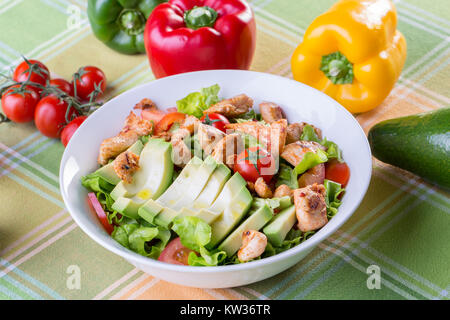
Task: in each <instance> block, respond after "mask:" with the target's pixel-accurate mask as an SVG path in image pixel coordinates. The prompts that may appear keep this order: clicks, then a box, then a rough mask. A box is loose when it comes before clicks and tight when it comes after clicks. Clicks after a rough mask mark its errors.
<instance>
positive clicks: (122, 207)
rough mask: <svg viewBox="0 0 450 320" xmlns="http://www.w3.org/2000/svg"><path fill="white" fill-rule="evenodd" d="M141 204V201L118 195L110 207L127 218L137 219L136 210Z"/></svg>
mask: <svg viewBox="0 0 450 320" xmlns="http://www.w3.org/2000/svg"><path fill="white" fill-rule="evenodd" d="M142 204H143V202H136V201H133V200H132V199H129V198H125V197H119V198H117V200H116V201H114V203H113V205H112V206H111V207H112V209H113V210H115V211H117V212H119V213H121V214H122V215H124V216H126V217H128V218H131V219H137V218H139V215H138V210H139V208H140V207H141V205H142Z"/></svg>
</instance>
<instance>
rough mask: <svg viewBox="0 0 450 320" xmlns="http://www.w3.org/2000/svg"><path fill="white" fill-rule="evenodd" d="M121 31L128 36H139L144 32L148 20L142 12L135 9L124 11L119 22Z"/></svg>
mask: <svg viewBox="0 0 450 320" xmlns="http://www.w3.org/2000/svg"><path fill="white" fill-rule="evenodd" d="M117 22H118V24H119V27H120V29H122V30H123V31H125V32H126V33H127V34H128V35H137V34H140V33H142V32H143V31H144V28H145V23H146V19H145V17H144V15H143V14H142V12H140V11H138V10H133V9H124V10H123V11H122V12H121V13H120V16H119V19H118V20H117Z"/></svg>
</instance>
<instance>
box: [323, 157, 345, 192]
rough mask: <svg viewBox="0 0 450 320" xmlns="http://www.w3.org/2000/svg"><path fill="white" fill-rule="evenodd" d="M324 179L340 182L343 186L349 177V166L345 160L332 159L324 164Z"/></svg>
mask: <svg viewBox="0 0 450 320" xmlns="http://www.w3.org/2000/svg"><path fill="white" fill-rule="evenodd" d="M325 179H328V180H331V181H334V182H337V183H340V184H341V185H342V186H343V187H345V186H346V185H347V183H348V180H349V179H350V168H349V167H348V165H347V164H346V163H345V162H339V161H337V160H336V159H333V160H331V161H329V162H327V164H326V166H325Z"/></svg>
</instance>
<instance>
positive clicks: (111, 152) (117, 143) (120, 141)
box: [97, 112, 152, 165]
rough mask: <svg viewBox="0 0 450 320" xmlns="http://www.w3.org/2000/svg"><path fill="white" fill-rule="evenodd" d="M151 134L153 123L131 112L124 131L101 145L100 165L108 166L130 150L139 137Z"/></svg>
mask: <svg viewBox="0 0 450 320" xmlns="http://www.w3.org/2000/svg"><path fill="white" fill-rule="evenodd" d="M151 132H152V122H150V121H148V120H145V119H141V118H139V117H138V116H136V115H135V114H134V113H133V112H130V114H129V115H128V117H127V119H126V120H125V126H124V127H123V129H122V131H120V132H119V134H118V135H117V136H115V137H111V138H108V139H106V140H104V141H103V142H102V143H101V145H100V152H99V155H98V159H97V161H98V163H99V164H101V165H105V164H107V163H108V160H109V159H111V158H113V157H115V156H117V155H118V154H120V153H122V152H123V151H125V150H126V149H128V147H130V146H131V145H132V144H133V143H135V142H136V141H137V140H138V139H139V137H142V136H145V135H148V134H150V133H151Z"/></svg>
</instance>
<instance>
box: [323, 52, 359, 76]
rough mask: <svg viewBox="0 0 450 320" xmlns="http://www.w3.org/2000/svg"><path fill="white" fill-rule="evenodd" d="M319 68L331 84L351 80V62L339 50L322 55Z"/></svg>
mask: <svg viewBox="0 0 450 320" xmlns="http://www.w3.org/2000/svg"><path fill="white" fill-rule="evenodd" d="M320 70H321V71H322V72H323V73H324V74H325V75H326V76H327V78H328V79H330V80H331V82H332V83H333V84H347V83H352V82H353V64H352V63H351V62H350V61H349V60H348V59H347V58H346V57H345V56H344V55H343V54H342V53H340V52H339V51H336V52H333V53H331V54H329V55H326V56H323V57H322V61H321V64H320Z"/></svg>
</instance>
